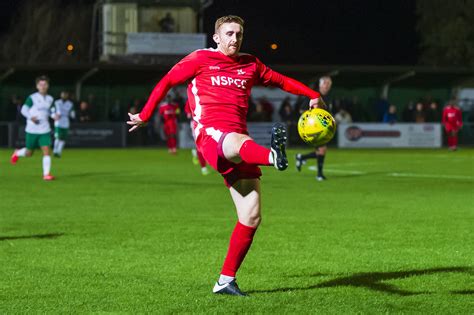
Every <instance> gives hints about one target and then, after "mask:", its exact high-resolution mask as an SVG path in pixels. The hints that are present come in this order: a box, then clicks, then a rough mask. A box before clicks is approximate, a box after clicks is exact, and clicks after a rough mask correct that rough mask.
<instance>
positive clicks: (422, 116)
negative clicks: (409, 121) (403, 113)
mask: <svg viewBox="0 0 474 315" xmlns="http://www.w3.org/2000/svg"><path fill="white" fill-rule="evenodd" d="M413 117H414V120H415V122H416V123H424V122H426V112H425V109H424V106H423V103H421V102H418V103H416V107H415V113H414V116H413Z"/></svg>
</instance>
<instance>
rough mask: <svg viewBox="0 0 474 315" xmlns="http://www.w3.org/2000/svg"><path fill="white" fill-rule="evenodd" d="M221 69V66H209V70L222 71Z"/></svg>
mask: <svg viewBox="0 0 474 315" xmlns="http://www.w3.org/2000/svg"><path fill="white" fill-rule="evenodd" d="M220 69H221V67H219V66H209V70H220Z"/></svg>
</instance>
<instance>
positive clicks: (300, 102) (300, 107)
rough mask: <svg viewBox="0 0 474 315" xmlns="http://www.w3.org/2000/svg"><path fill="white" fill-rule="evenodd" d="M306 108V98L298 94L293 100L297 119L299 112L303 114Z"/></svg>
mask: <svg viewBox="0 0 474 315" xmlns="http://www.w3.org/2000/svg"><path fill="white" fill-rule="evenodd" d="M324 101H325V102H326V99H324ZM307 109H309V106H308V100H307V98H306V97H304V96H301V95H299V96H298V97H297V98H296V101H295V114H296V120H298V119H299V117H300V116H301V114H303V113H304V111H305V110H307Z"/></svg>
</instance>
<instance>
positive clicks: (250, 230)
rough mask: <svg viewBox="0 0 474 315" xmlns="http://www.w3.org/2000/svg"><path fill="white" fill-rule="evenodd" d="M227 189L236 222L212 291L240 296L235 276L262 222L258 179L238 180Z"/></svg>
mask: <svg viewBox="0 0 474 315" xmlns="http://www.w3.org/2000/svg"><path fill="white" fill-rule="evenodd" d="M229 191H230V194H231V196H232V200H233V202H234V205H235V207H236V209H237V217H238V221H237V224H236V226H235V228H234V231H233V232H232V236H231V238H230V244H229V249H228V251H227V256H226V258H225V261H224V265H223V267H222V271H221V275H220V277H219V280H218V281H217V283H216V284H215V286H214V289H213V292H214V293H217V294H230V295H241V296H243V295H245V294H244V293H242V292H241V291H240V289H239V287H238V285H237V282H236V280H235V276H236V273H237V271H238V270H239V267H240V265H241V264H242V262H243V261H244V259H245V256H246V255H247V252H248V250H249V249H250V246H251V245H252V241H253V237H254V235H255V232H256V230H257V227H258V226H259V224H260V222H261V212H260V208H261V207H260V180H259V179H256V178H254V179H241V180H238V181H237V182H236V183H234V184H233V185H232V186H231V187H230V188H229Z"/></svg>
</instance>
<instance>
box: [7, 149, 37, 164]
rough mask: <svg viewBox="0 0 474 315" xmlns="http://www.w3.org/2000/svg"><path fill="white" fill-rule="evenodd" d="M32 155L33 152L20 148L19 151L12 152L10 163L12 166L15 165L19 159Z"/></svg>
mask: <svg viewBox="0 0 474 315" xmlns="http://www.w3.org/2000/svg"><path fill="white" fill-rule="evenodd" d="M32 154H33V151H32V150H28V149H27V148H26V147H25V148H21V149H17V150H15V151H13V154H12V156H11V158H10V162H11V163H12V164H16V162H18V160H19V158H21V157H30V156H31V155H32Z"/></svg>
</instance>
